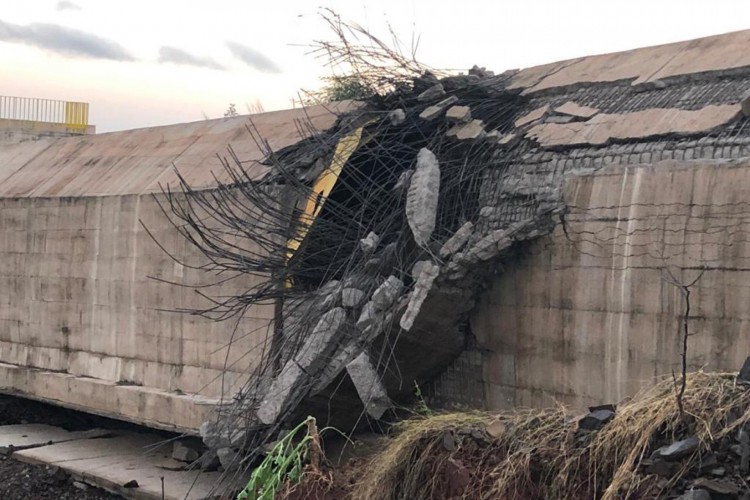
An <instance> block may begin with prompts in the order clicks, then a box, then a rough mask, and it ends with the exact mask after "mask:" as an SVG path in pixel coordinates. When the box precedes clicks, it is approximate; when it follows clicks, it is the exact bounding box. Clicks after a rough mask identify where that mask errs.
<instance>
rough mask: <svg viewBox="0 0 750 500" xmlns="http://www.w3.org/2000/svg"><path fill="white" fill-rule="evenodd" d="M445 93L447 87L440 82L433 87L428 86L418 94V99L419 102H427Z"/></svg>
mask: <svg viewBox="0 0 750 500" xmlns="http://www.w3.org/2000/svg"><path fill="white" fill-rule="evenodd" d="M444 95H445V89H444V88H443V85H442V84H440V83H436V84H435V85H433V86H432V87H430V88H428V89H427V90H425V91H424V92H422V93H421V94H419V95H418V96H417V100H418V101H419V102H427V101H432V100H435V99H437V98H438V97H442V96H444Z"/></svg>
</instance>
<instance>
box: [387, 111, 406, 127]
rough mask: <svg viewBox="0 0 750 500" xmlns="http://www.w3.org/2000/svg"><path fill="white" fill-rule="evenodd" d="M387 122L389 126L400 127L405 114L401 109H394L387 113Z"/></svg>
mask: <svg viewBox="0 0 750 500" xmlns="http://www.w3.org/2000/svg"><path fill="white" fill-rule="evenodd" d="M388 120H389V121H390V122H391V125H394V126H395V125H401V124H402V123H404V121H405V120H406V113H405V112H404V110H403V109H394V110H393V111H391V112H390V113H388Z"/></svg>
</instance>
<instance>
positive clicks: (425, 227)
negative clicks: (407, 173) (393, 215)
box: [406, 148, 440, 247]
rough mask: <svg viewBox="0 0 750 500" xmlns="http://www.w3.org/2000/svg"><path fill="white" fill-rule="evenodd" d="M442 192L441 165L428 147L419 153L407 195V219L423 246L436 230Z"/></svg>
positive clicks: (415, 237)
mask: <svg viewBox="0 0 750 500" xmlns="http://www.w3.org/2000/svg"><path fill="white" fill-rule="evenodd" d="M439 193H440V166H439V165H438V160H437V157H436V156H435V155H434V154H433V153H432V151H430V150H429V149H427V148H422V149H420V150H419V153H418V154H417V167H416V169H415V170H414V174H413V175H412V177H411V182H410V184H409V191H408V193H407V195H406V219H407V222H408V223H409V228H411V232H412V234H413V235H414V241H415V242H416V243H417V244H418V245H419V246H421V247H424V246H425V245H426V244H427V241H428V240H429V239H430V236H432V232H433V231H434V230H435V218H436V217H437V205H438V195H439Z"/></svg>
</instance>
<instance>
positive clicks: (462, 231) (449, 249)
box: [439, 222, 474, 259]
mask: <svg viewBox="0 0 750 500" xmlns="http://www.w3.org/2000/svg"><path fill="white" fill-rule="evenodd" d="M473 231H474V224H472V223H471V222H467V223H466V224H464V225H463V226H461V227H460V228H458V230H457V231H456V232H455V233H453V236H451V237H450V238H448V241H446V242H445V243H443V246H442V247H441V248H440V252H439V255H440V257H441V258H443V259H446V258H448V257H450V256H451V255H453V254H454V253H456V252H458V251H459V250H461V249H462V248H463V246H464V245H465V244H466V242H467V241H469V238H470V237H471V233H472V232H473Z"/></svg>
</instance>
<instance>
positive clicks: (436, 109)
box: [419, 95, 458, 121]
mask: <svg viewBox="0 0 750 500" xmlns="http://www.w3.org/2000/svg"><path fill="white" fill-rule="evenodd" d="M457 102H458V97H456V96H454V95H452V96H450V97H448V98H447V99H443V100H442V101H440V102H439V103H437V104H434V105H432V106H429V107H427V108H425V109H424V110H423V111H422V112H421V113H420V114H419V117H420V118H421V119H423V120H427V121H430V120H434V119H435V118H437V117H438V116H440V115H442V114H443V112H444V111H445V109H446V108H447V107H448V106H450V105H451V104H455V103H457Z"/></svg>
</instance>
